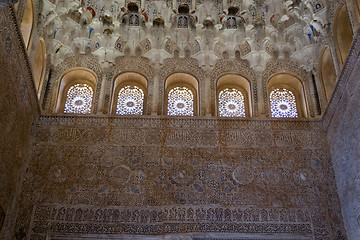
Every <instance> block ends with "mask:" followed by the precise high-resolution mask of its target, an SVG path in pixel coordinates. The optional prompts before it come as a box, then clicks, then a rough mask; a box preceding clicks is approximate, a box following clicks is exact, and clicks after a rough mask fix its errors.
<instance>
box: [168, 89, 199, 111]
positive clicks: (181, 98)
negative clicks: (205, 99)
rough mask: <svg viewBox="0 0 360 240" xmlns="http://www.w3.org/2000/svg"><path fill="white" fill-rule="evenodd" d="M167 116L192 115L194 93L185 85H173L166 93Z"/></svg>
mask: <svg viewBox="0 0 360 240" xmlns="http://www.w3.org/2000/svg"><path fill="white" fill-rule="evenodd" d="M167 115H169V116H194V94H193V93H192V92H191V90H190V89H188V88H186V87H175V88H173V89H171V90H170V92H169V94H168V110H167Z"/></svg>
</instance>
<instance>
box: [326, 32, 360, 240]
mask: <svg viewBox="0 0 360 240" xmlns="http://www.w3.org/2000/svg"><path fill="white" fill-rule="evenodd" d="M359 50H360V42H359V32H358V34H357V37H356V39H355V41H354V43H353V46H352V48H351V50H350V54H349V57H348V59H347V61H346V62H345V66H344V68H343V71H342V73H341V75H340V78H339V80H338V84H337V86H336V89H335V92H334V95H333V97H332V99H331V102H330V104H329V107H328V111H327V112H326V115H325V118H324V124H325V126H326V128H327V131H328V139H329V142H330V146H331V155H332V162H333V166H334V169H335V172H336V182H337V187H338V194H339V197H340V200H341V205H342V214H343V217H344V223H345V227H346V230H347V234H348V237H349V239H360V121H359V120H360V101H359V92H360V81H359V80H360V77H359V76H360V59H359V52H360V51H359Z"/></svg>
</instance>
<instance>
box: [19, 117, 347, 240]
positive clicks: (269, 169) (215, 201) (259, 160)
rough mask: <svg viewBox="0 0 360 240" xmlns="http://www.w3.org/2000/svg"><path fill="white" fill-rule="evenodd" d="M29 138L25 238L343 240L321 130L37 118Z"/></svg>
mask: <svg viewBox="0 0 360 240" xmlns="http://www.w3.org/2000/svg"><path fill="white" fill-rule="evenodd" d="M32 135H33V137H34V144H33V152H32V156H31V161H30V162H31V163H30V165H29V169H28V174H27V176H26V179H25V182H24V186H23V192H22V201H21V204H22V210H21V211H20V212H19V215H18V219H17V227H16V229H21V231H23V232H28V234H29V235H30V236H31V238H30V239H47V238H46V237H52V238H53V239H66V238H61V236H67V237H68V239H71V238H75V237H79V236H84V235H86V234H90V235H93V236H97V237H98V238H106V236H107V237H108V238H110V236H117V237H119V238H120V236H122V235H124V234H125V235H126V234H130V235H166V234H170V235H181V234H184V233H189V234H195V236H196V234H199V233H203V234H204V233H217V234H220V233H227V234H235V236H241V235H239V234H240V233H241V234H242V235H245V236H254V234H257V236H265V235H270V236H275V237H277V238H284V237H292V238H293V239H345V238H346V237H345V232H344V230H343V227H342V219H341V215H340V214H339V213H340V205H339V203H338V200H337V195H336V189H335V183H334V175H333V170H332V167H331V160H330V155H329V147H328V144H327V141H326V133H325V131H324V130H323V128H322V125H321V123H320V122H309V121H286V120H285V121H248V120H243V121H241V120H215V119H213V120H211V119H177V118H157V117H143V118H125V117H123V118H109V117H51V116H43V117H41V118H40V122H39V123H38V124H37V126H36V127H35V128H34V131H33V133H32ZM30 220H31V221H30ZM59 236H60V237H59ZM56 237H58V238H56ZM52 238H51V239H52ZM144 238H145V239H147V237H144ZM125 239H126V237H125Z"/></svg>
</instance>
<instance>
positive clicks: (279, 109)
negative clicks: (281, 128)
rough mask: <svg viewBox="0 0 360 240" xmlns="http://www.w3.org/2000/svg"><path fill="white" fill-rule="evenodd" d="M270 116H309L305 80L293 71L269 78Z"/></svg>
mask: <svg viewBox="0 0 360 240" xmlns="http://www.w3.org/2000/svg"><path fill="white" fill-rule="evenodd" d="M268 94H269V95H268V97H269V105H270V107H269V111H270V116H271V117H274V118H296V117H308V115H309V114H308V107H307V106H308V105H307V101H306V95H305V90H304V86H303V82H302V81H301V80H300V78H298V77H296V76H295V75H294V74H291V73H277V74H275V75H273V76H271V77H270V79H269V80H268Z"/></svg>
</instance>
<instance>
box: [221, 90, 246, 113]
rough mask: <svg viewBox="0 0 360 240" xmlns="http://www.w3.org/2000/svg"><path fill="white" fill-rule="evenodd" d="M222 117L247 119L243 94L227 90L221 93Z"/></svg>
mask: <svg viewBox="0 0 360 240" xmlns="http://www.w3.org/2000/svg"><path fill="white" fill-rule="evenodd" d="M219 116H220V117H245V102H244V96H243V94H242V93H241V92H240V91H239V90H236V89H233V88H226V89H224V90H222V91H221V92H220V93H219Z"/></svg>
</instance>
